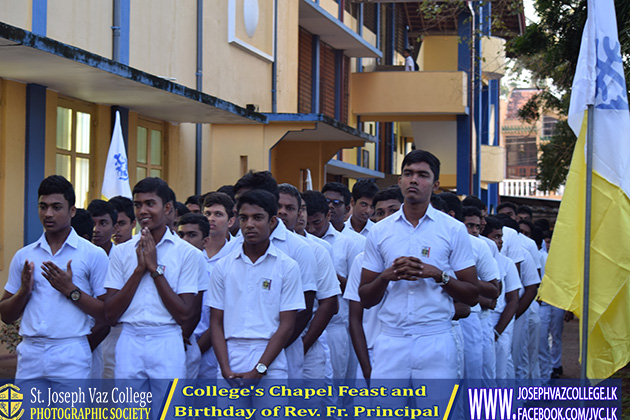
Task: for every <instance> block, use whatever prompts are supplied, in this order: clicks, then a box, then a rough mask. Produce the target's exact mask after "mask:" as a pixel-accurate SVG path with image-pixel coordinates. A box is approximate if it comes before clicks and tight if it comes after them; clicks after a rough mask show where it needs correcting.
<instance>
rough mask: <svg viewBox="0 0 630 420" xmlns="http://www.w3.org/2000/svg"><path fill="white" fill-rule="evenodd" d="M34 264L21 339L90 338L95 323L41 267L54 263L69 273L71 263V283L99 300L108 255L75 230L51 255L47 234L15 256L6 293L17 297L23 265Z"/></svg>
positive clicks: (103, 292)
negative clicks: (31, 290) (53, 283)
mask: <svg viewBox="0 0 630 420" xmlns="http://www.w3.org/2000/svg"><path fill="white" fill-rule="evenodd" d="M26 260H28V261H29V262H32V263H34V265H35V269H34V270H33V280H34V283H33V292H32V294H31V297H30V298H29V301H28V302H27V303H26V307H25V308H24V314H23V315H22V323H21V326H20V335H21V336H23V337H44V338H71V337H81V336H85V335H88V334H90V329H91V328H92V326H93V325H94V319H93V318H92V317H91V316H89V315H87V314H86V313H85V312H83V311H82V310H81V309H79V307H78V306H77V305H76V304H75V303H73V302H72V301H70V300H69V299H68V298H67V296H64V295H62V294H61V293H60V292H59V291H57V290H56V289H54V288H53V287H52V286H51V285H50V283H49V282H48V280H46V279H45V278H44V276H43V275H42V271H43V270H42V268H41V266H42V263H43V262H44V261H52V262H53V263H54V264H56V265H57V267H59V268H60V269H62V270H66V268H67V266H68V261H70V260H72V263H71V269H72V282H73V283H74V285H75V286H76V287H78V288H79V289H81V291H82V292H83V293H86V294H88V295H90V296H93V297H97V296H101V295H103V294H105V289H104V288H103V283H104V282H105V275H106V274H107V264H108V259H107V253H106V252H105V251H104V250H103V249H102V248H99V247H97V246H96V245H94V244H92V243H91V242H89V241H87V240H85V239H83V238H81V237H80V236H79V235H77V233H76V232H75V231H74V229H71V230H70V234H69V235H68V237H67V238H66V241H65V242H64V243H63V245H61V248H59V250H58V251H57V253H56V254H55V255H52V251H51V249H50V245H49V244H48V241H46V234H42V236H40V237H39V239H38V240H37V241H36V242H33V243H32V244H30V245H27V246H25V247H24V248H22V249H20V250H19V251H18V252H16V253H15V255H14V256H13V259H12V260H11V265H10V267H9V278H8V281H7V284H6V286H5V288H4V289H5V290H6V291H7V292H9V293H12V294H16V293H17V292H18V290H20V286H21V283H22V270H23V269H24V262H25V261H26Z"/></svg>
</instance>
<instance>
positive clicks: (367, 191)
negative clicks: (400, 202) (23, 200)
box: [352, 179, 378, 202]
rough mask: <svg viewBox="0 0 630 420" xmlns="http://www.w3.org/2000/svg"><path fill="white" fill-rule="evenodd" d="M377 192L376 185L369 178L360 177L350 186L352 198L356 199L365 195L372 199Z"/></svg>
mask: <svg viewBox="0 0 630 420" xmlns="http://www.w3.org/2000/svg"><path fill="white" fill-rule="evenodd" d="M376 193H378V185H376V183H375V182H374V181H373V180H371V179H360V180H358V181H357V182H355V183H354V185H353V186H352V198H353V199H354V201H355V202H356V201H357V200H359V199H361V198H363V197H365V198H370V199H373V198H374V196H375V195H376Z"/></svg>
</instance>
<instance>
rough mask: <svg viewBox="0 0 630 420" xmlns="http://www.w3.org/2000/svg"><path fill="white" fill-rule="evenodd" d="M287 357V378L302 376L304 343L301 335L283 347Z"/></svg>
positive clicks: (299, 377)
mask: <svg viewBox="0 0 630 420" xmlns="http://www.w3.org/2000/svg"><path fill="white" fill-rule="evenodd" d="M284 354H285V355H286V358H287V368H288V372H289V379H302V378H303V377H304V344H303V342H302V337H298V338H297V339H296V340H295V341H294V342H293V343H291V345H290V346H289V347H287V348H285V349H284Z"/></svg>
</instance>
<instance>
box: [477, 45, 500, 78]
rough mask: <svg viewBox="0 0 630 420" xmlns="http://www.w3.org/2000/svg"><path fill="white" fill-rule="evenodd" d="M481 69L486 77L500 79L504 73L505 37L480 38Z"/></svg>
mask: <svg viewBox="0 0 630 420" xmlns="http://www.w3.org/2000/svg"><path fill="white" fill-rule="evenodd" d="M481 71H482V74H483V77H484V78H486V79H500V78H501V77H503V75H504V74H505V39H503V38H498V37H496V36H490V37H488V36H484V37H482V38H481Z"/></svg>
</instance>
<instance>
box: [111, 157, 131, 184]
mask: <svg viewBox="0 0 630 420" xmlns="http://www.w3.org/2000/svg"><path fill="white" fill-rule="evenodd" d="M114 159H116V162H115V163H114V167H115V168H116V173H117V174H118V179H120V180H121V181H127V180H128V179H129V172H128V171H127V158H126V157H125V156H124V155H123V154H122V153H116V154H115V155H114Z"/></svg>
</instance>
